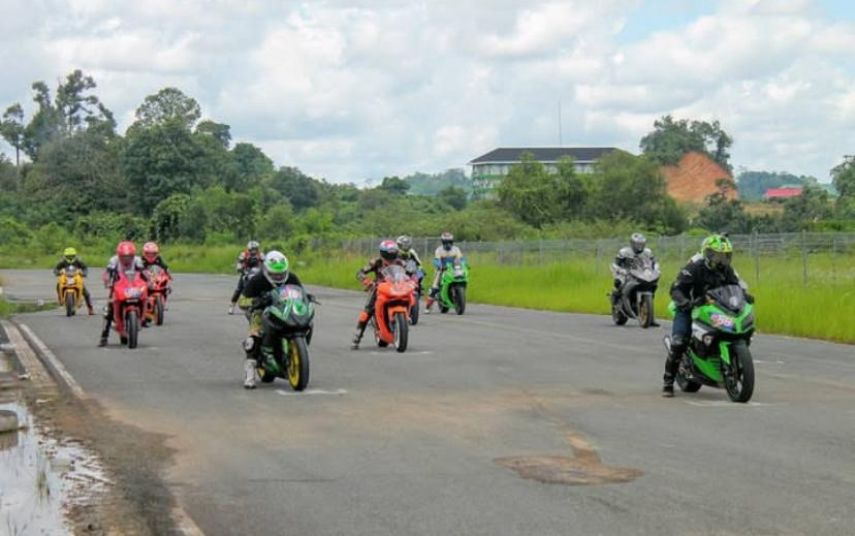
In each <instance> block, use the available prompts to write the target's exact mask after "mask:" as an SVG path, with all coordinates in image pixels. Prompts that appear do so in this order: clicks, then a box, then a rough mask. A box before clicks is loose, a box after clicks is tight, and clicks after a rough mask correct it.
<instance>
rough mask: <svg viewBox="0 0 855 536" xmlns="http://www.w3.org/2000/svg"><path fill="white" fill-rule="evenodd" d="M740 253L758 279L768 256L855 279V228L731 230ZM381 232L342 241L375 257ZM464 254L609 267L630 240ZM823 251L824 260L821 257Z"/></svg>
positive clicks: (536, 244)
mask: <svg viewBox="0 0 855 536" xmlns="http://www.w3.org/2000/svg"><path fill="white" fill-rule="evenodd" d="M730 239H731V240H732V241H733V246H734V249H735V259H736V260H737V262H738V263H739V266H740V268H741V270H742V271H743V272H744V275H746V276H749V273H750V272H749V270H750V269H752V268H753V274H750V275H753V276H754V279H755V281H759V280H761V279H762V274H763V271H764V266H765V267H769V266H770V264H769V260H772V258H775V259H774V260H775V261H776V262H778V261H780V260H782V259H786V260H787V261H788V262H797V263H799V264H800V267H801V271H802V280H803V282H804V283H805V284H807V283H808V282H809V281H810V280H811V277H812V276H813V277H817V278H818V277H820V276H821V277H822V278H824V279H826V278H829V277H830V278H832V279H835V280H837V279H839V278H843V279H853V280H855V265H853V264H855V263H853V259H855V233H808V232H803V233H779V234H750V235H731V236H730ZM380 240H381V238H364V239H353V240H345V241H343V242H342V243H341V244H340V247H341V249H343V250H344V251H346V252H350V253H355V254H359V255H364V256H366V257H370V256H372V255H374V254H375V253H376V251H377V244H378V243H379V241H380ZM702 240H703V237H701V236H689V235H679V236H650V237H648V247H650V248H651V249H653V252H654V253H655V254H656V257H657V258H658V259H660V260H662V261H675V262H682V261H685V260H687V259H688V258H689V257H691V256H692V255H694V254H695V253H697V252H698V251H699V249H700V245H701V241H702ZM439 243H440V242H439V237H416V238H414V239H413V245H414V247H415V249H416V251H418V253H419V255H421V256H422V257H423V258H432V257H433V253H434V250H435V249H436V247H437V246H439ZM457 245H458V246H460V248H461V249H462V250H463V252H464V254H467V255H471V254H477V256H478V257H479V258H480V259H486V260H488V261H493V262H496V263H498V264H506V265H532V264H534V265H537V264H546V263H552V262H558V261H565V260H571V259H574V258H576V259H578V258H580V257H582V258H586V259H592V260H593V262H594V263H595V264H596V267H597V269H598V270H600V269H602V270H604V271H608V267H609V264H610V263H611V262H612V259H613V258H614V255H615V254H616V253H617V251H618V250H619V249H620V248H621V247H623V246H625V245H628V238H603V239H575V238H570V239H564V240H524V241H512V242H466V241H461V242H457ZM820 257H821V262H820Z"/></svg>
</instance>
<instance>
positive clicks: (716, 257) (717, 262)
mask: <svg viewBox="0 0 855 536" xmlns="http://www.w3.org/2000/svg"><path fill="white" fill-rule="evenodd" d="M732 256H733V254H732V253H730V252H728V253H724V252H721V251H711V252H710V254H709V259H710V266H712V267H713V268H718V269H722V268H727V267H728V266H730V259H731V257H732Z"/></svg>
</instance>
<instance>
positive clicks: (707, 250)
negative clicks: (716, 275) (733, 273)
mask: <svg viewBox="0 0 855 536" xmlns="http://www.w3.org/2000/svg"><path fill="white" fill-rule="evenodd" d="M701 254H702V255H703V256H704V261H705V262H706V264H707V266H708V267H709V268H712V269H713V270H723V269H725V268H727V267H728V266H730V260H731V257H732V256H733V244H732V243H731V241H730V239H729V238H728V237H726V236H724V235H720V234H714V235H710V236H708V237H706V238H705V239H704V241H703V243H702V244H701Z"/></svg>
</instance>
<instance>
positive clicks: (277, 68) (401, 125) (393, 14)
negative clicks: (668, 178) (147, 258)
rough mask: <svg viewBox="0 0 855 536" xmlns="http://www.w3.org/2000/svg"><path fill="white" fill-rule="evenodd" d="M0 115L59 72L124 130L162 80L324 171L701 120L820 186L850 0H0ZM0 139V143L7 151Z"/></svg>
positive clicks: (851, 47)
mask: <svg viewBox="0 0 855 536" xmlns="http://www.w3.org/2000/svg"><path fill="white" fill-rule="evenodd" d="M0 13H2V16H0V73H2V76H0V109H5V107H6V106H7V105H8V104H11V103H13V102H16V101H19V102H21V103H22V104H26V105H27V106H29V105H30V104H31V101H30V99H31V94H30V90H29V86H30V84H31V83H32V82H33V81H34V80H45V81H46V82H48V83H49V85H51V86H55V84H56V82H57V81H58V79H59V78H61V77H62V76H64V75H65V74H67V73H68V72H70V71H71V70H73V69H75V68H80V69H83V70H84V71H85V72H86V73H87V74H91V75H92V76H94V77H95V79H96V82H97V83H98V86H99V87H98V89H97V94H98V95H99V96H100V98H101V99H102V101H104V103H105V104H106V105H107V106H108V107H109V108H110V109H112V110H113V111H114V112H115V114H116V116H117V118H118V119H119V122H120V128H121V129H122V130H124V129H125V128H126V127H127V126H128V124H129V123H130V121H131V119H132V117H133V111H134V109H135V108H136V107H137V106H138V105H139V103H140V102H142V100H143V98H144V97H145V96H146V95H149V94H151V93H154V92H156V91H157V90H158V89H160V88H162V87H165V86H176V87H178V88H180V89H181V90H183V91H184V92H185V93H187V94H189V95H191V96H193V97H195V98H196V99H197V100H198V101H199V103H200V104H201V105H202V109H203V114H204V115H205V116H206V117H208V118H211V119H214V120H216V121H220V122H224V123H227V124H229V125H231V126H232V134H233V137H234V138H235V139H236V140H243V141H251V142H253V143H256V144H257V145H259V146H261V147H262V148H263V149H264V150H265V151H266V152H267V153H268V154H269V155H270V156H271V157H272V158H273V159H274V160H275V161H276V163H277V164H278V165H296V166H298V167H300V168H301V169H303V170H304V171H305V172H307V173H310V174H312V175H315V176H319V177H326V178H328V179H329V180H333V181H353V182H361V181H362V180H364V179H366V178H377V177H382V176H384V175H391V174H408V173H411V172H414V171H440V170H443V169H445V168H449V167H463V166H464V165H465V164H466V163H467V162H468V161H469V160H471V159H472V158H474V157H476V156H478V155H480V154H482V153H484V152H487V151H488V150H491V149H493V148H494V147H496V146H542V145H556V144H557V143H558V130H559V129H558V106H559V104H558V103H559V102H561V108H562V117H563V121H562V130H563V141H564V144H565V145H569V146H574V145H594V146H617V147H621V148H624V149H627V150H630V151H633V152H637V151H638V140H639V138H640V137H641V136H643V135H644V134H645V133H646V132H648V131H650V130H651V128H652V124H653V121H654V119H655V118H657V117H659V116H661V115H663V114H666V113H671V114H674V115H675V116H677V117H679V118H683V117H687V118H697V119H706V120H711V119H718V120H720V121H721V123H722V125H723V126H724V128H725V129H726V130H727V131H728V132H729V133H730V134H731V135H732V136H733V138H734V139H735V142H734V146H733V149H732V154H733V157H732V161H733V164H734V165H735V166H737V167H745V168H749V169H768V170H785V171H790V172H793V173H797V174H811V175H814V176H817V177H818V178H820V180H823V181H825V180H828V170H829V169H830V168H831V167H832V166H834V165H835V164H837V163H838V162H839V161H840V160H841V158H842V156H843V155H845V154H853V153H855V128H853V126H855V54H853V51H855V3H852V2H851V1H850V0H720V1H713V0H558V1H553V0H546V1H540V0H527V1H524V2H523V1H516V0H406V1H401V0H371V1H369V0H348V1H344V0H341V1H338V0H326V1H316V0H312V1H305V2H291V1H280V0H269V1H267V2H265V1H261V0H129V1H124V0H121V1H120V0H0ZM0 151H5V152H6V153H7V154H10V153H9V148H8V146H2V145H0Z"/></svg>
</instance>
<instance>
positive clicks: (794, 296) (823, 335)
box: [0, 245, 855, 343]
mask: <svg viewBox="0 0 855 536" xmlns="http://www.w3.org/2000/svg"><path fill="white" fill-rule="evenodd" d="M239 251H240V247H239V246H187V245H173V246H168V247H165V248H163V256H164V258H165V259H166V260H167V262H168V263H169V264H170V267H171V268H172V270H174V271H176V272H200V273H219V274H232V273H234V271H233V270H234V268H233V267H234V262H235V257H236V255H237V253H238V252H239ZM107 253H109V252H107ZM107 253H103V252H102V255H100V257H99V256H98V255H97V254H92V255H87V256H85V257H84V258H85V259H86V260H87V261H88V262H89V264H90V265H91V266H92V267H93V268H98V267H99V266H102V265H103V264H104V263H106V260H107V258H108V255H107ZM83 254H84V255H85V254H86V252H83ZM289 257H290V258H291V260H292V263H293V265H292V267H293V269H294V271H296V272H297V273H298V274H299V275H300V277H301V278H302V279H303V280H304V281H306V282H309V283H313V284H316V285H325V286H330V287H337V288H350V289H354V290H357V289H359V284H358V282H357V281H356V278H355V275H354V274H355V272H356V270H357V269H358V267H359V266H360V265H361V264H362V263H364V262H365V261H366V259H365V258H363V257H361V256H357V255H353V254H347V253H343V252H338V253H327V254H321V253H318V252H313V253H312V254H303V255H289ZM0 258H2V260H0V267H8V268H37V267H42V268H48V267H49V266H51V265H52V263H54V262H56V259H55V258H53V257H51V258H48V257H35V258H33V257H26V258H25V257H19V256H15V255H2V256H0ZM469 262H470V265H471V267H472V282H471V287H470V289H469V298H470V299H471V300H472V301H473V302H478V303H488V304H495V305H507V306H514V307H523V308H530V309H543V310H549V311H572V312H581V313H593V314H609V305H608V301H607V299H606V294H607V292H608V291H609V290H610V286H611V277H610V275H609V271H608V266H607V265H608V262H609V261H608V260H606V259H595V258H593V257H575V258H568V259H565V260H561V261H557V262H551V263H545V264H539V263H535V262H532V263H530V264H524V265H507V264H501V263H499V262H497V259H496V256H495V255H492V254H473V255H471V256H469ZM734 262H735V264H736V267H737V269H739V270H740V272H741V274H742V276H743V277H744V278H745V279H746V281H747V282H748V283H749V285H750V286H751V291H752V293H753V294H754V295H755V296H756V298H757V316H758V327H759V329H760V330H761V331H762V332H763V333H778V334H784V335H794V336H800V337H812V338H817V339H826V340H832V341H837V342H847V343H855V323H853V322H852V318H854V317H855V257H853V256H852V255H849V256H841V255H838V256H836V257H829V256H827V255H821V254H817V255H812V256H811V258H810V260H809V264H810V277H809V279H808V283H807V284H805V283H804V281H803V279H802V277H803V275H802V269H803V266H802V259H801V258H800V257H798V256H793V255H791V256H776V257H768V258H767V257H763V258H761V259H759V260H758V261H757V262H758V263H759V264H760V265H762V269H761V270H759V271H758V270H756V267H757V266H756V265H755V261H754V260H753V259H751V258H748V257H741V258H740V257H739V256H737V258H736V259H735V261H734ZM681 265H682V262H677V261H675V260H665V261H663V263H662V284H661V291H660V292H659V293H658V295H657V298H656V310H657V316H658V317H660V318H667V313H666V307H667V305H668V300H669V298H668V293H667V287H668V285H670V283H671V281H673V279H674V277H675V275H676V273H677V271H678V270H679V269H680V267H681ZM758 275H759V277H758ZM9 307H10V306H9V304H4V303H3V302H2V301H0V313H2V312H3V311H4V310H6V309H8V308H9ZM7 314H8V313H7Z"/></svg>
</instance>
